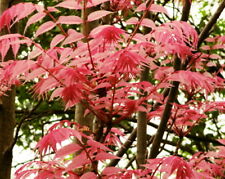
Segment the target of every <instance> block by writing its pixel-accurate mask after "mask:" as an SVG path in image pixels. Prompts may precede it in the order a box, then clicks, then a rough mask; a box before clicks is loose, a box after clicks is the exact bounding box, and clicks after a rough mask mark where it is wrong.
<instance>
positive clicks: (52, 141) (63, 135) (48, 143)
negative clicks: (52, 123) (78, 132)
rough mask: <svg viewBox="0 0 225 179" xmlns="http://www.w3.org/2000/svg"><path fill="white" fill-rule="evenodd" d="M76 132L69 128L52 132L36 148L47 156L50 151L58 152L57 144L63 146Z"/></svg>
mask: <svg viewBox="0 0 225 179" xmlns="http://www.w3.org/2000/svg"><path fill="white" fill-rule="evenodd" d="M73 134H74V130H73V129H69V128H59V129H55V130H53V131H50V133H48V134H47V135H45V136H44V137H43V138H42V139H41V140H40V141H39V142H38V143H37V146H36V148H38V151H39V152H40V153H43V154H46V152H47V151H48V150H49V149H52V150H53V151H55V152H56V151H57V144H61V143H62V142H63V141H65V140H67V139H69V137H70V136H73Z"/></svg>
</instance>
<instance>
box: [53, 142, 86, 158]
mask: <svg viewBox="0 0 225 179" xmlns="http://www.w3.org/2000/svg"><path fill="white" fill-rule="evenodd" d="M81 149H82V147H81V146H80V145H78V144H76V143H72V144H69V145H66V146H64V147H63V148H61V149H59V150H58V151H57V152H56V155H55V158H61V157H64V156H65V155H69V154H72V153H75V152H77V151H78V150H81Z"/></svg>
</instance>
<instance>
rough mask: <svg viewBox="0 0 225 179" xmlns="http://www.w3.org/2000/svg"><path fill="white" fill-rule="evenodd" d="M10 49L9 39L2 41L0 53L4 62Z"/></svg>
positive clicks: (0, 42)
mask: <svg viewBox="0 0 225 179" xmlns="http://www.w3.org/2000/svg"><path fill="white" fill-rule="evenodd" d="M9 48H10V41H9V39H4V40H2V41H0V53H1V57H2V60H4V58H5V56H6V54H7V52H8V50H9Z"/></svg>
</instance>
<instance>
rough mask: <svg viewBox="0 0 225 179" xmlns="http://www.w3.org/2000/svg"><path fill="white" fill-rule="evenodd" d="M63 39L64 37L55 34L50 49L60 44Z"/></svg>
mask: <svg viewBox="0 0 225 179" xmlns="http://www.w3.org/2000/svg"><path fill="white" fill-rule="evenodd" d="M64 39H65V36H64V35H62V34H57V35H56V36H55V37H54V38H53V39H52V41H51V44H50V48H53V47H55V46H56V45H58V44H59V43H60V42H62V41H63V40H64Z"/></svg>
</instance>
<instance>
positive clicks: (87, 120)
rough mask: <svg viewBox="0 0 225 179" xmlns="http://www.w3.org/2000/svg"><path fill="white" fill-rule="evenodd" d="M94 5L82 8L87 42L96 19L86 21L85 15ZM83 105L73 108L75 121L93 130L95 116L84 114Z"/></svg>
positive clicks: (92, 10) (83, 26)
mask: <svg viewBox="0 0 225 179" xmlns="http://www.w3.org/2000/svg"><path fill="white" fill-rule="evenodd" d="M95 10H97V9H96V7H91V8H86V7H84V9H83V10H82V18H83V24H82V26H81V29H82V33H83V34H84V35H85V37H86V39H85V41H86V42H88V39H87V37H88V35H89V33H90V32H91V30H92V29H94V28H95V27H97V25H98V21H93V22H87V21H86V20H87V16H88V15H89V14H90V13H91V12H94V11H95ZM84 103H85V101H84ZM85 110H86V108H85V106H83V104H81V103H79V104H77V105H76V110H75V121H76V122H77V123H78V124H80V125H81V126H87V127H89V129H90V130H93V121H94V119H95V116H94V115H93V114H89V115H87V116H85Z"/></svg>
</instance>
